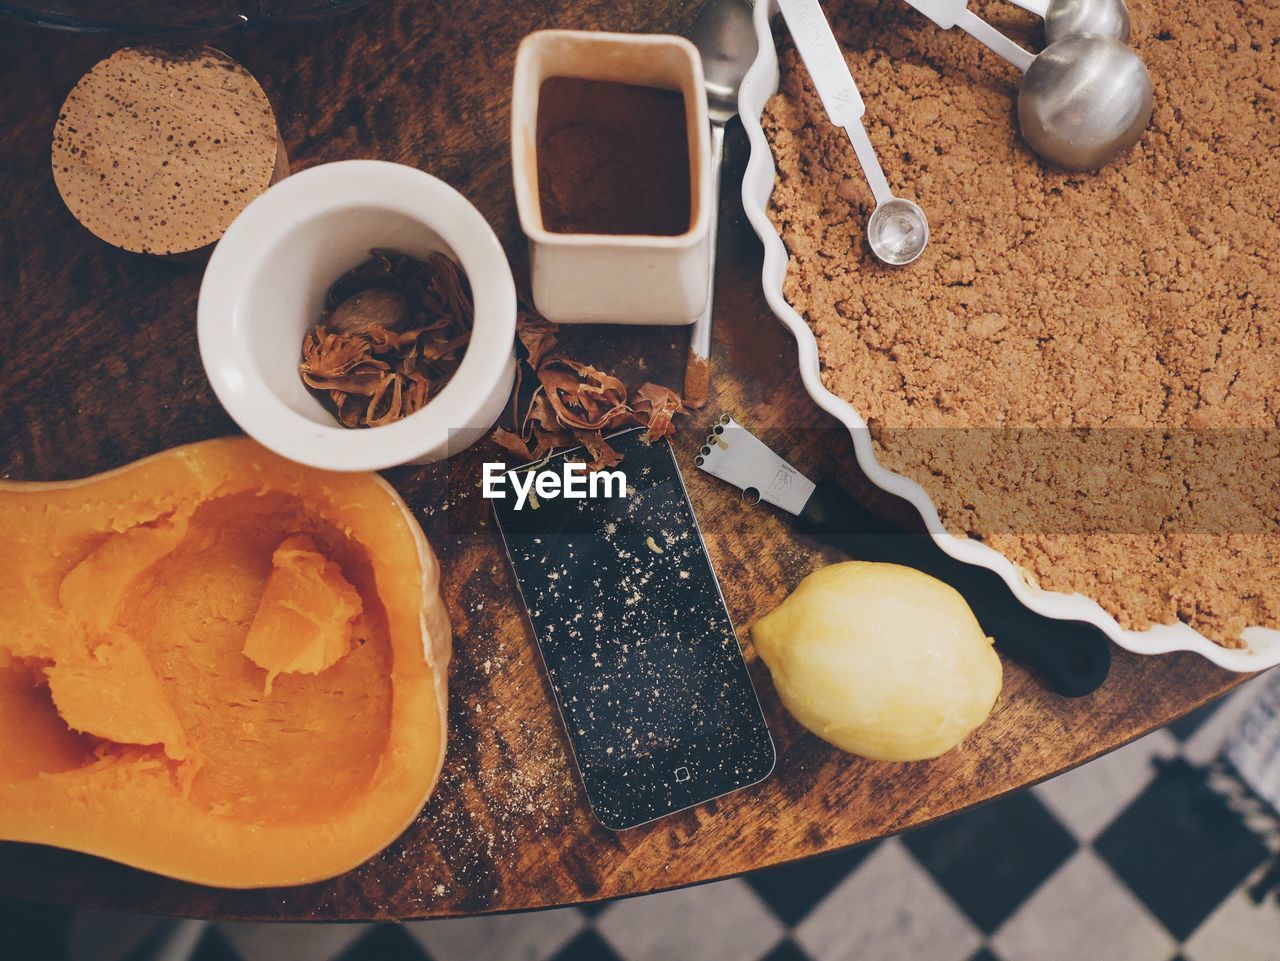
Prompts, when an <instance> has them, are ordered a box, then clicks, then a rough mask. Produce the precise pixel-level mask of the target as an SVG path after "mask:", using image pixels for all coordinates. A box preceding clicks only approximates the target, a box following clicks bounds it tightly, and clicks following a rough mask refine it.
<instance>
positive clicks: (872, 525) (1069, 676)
mask: <svg viewBox="0 0 1280 961" xmlns="http://www.w3.org/2000/svg"><path fill="white" fill-rule="evenodd" d="M799 522H800V526H801V528H802V529H804V530H805V531H806V532H807V533H810V534H812V535H814V536H815V537H818V538H820V539H821V540H823V541H826V542H827V543H829V544H831V545H832V546H834V547H838V548H839V549H840V550H842V551H844V552H845V553H847V554H849V555H850V556H852V557H854V558H856V559H858V560H866V561H885V562H888V563H891V564H902V565H904V566H906V567H914V568H916V569H917V570H920V571H924V572H925V573H926V574H931V575H933V576H934V577H936V578H938V579H939V580H941V581H945V582H946V583H948V584H950V585H951V586H952V587H954V588H955V589H956V590H957V591H959V592H960V593H961V594H962V595H964V599H965V600H966V601H968V602H969V606H970V607H971V608H973V613H974V614H975V615H977V618H978V623H979V624H981V625H982V629H983V630H984V631H986V632H987V634H988V635H989V636H991V637H993V638H995V642H996V647H998V648H999V649H1000V650H1001V651H1003V652H1004V653H1005V654H1007V655H1008V656H1009V657H1011V658H1013V659H1014V660H1015V661H1018V662H1019V663H1022V664H1025V665H1026V666H1027V667H1030V668H1031V669H1032V670H1034V671H1035V672H1036V673H1038V674H1039V675H1040V676H1041V677H1042V678H1043V679H1044V680H1045V682H1046V683H1047V684H1048V685H1049V687H1050V688H1052V689H1053V690H1054V691H1056V692H1057V693H1059V694H1063V695H1065V696H1067V697H1080V696H1082V695H1085V694H1090V693H1092V692H1093V691H1095V690H1097V689H1098V687H1099V686H1100V685H1101V684H1102V682H1103V681H1105V680H1106V678H1107V672H1108V671H1109V670H1110V669H1111V647H1110V645H1109V644H1108V643H1107V638H1106V636H1105V635H1104V634H1103V633H1102V632H1101V631H1100V630H1098V628H1096V627H1094V626H1093V625H1092V624H1088V623H1085V622H1083V621H1065V620H1059V619H1057V618H1053V617H1045V616H1043V615H1041V614H1037V613H1035V612H1034V611H1031V610H1028V609H1027V608H1026V607H1024V606H1023V605H1022V603H1021V602H1020V601H1019V600H1018V599H1017V598H1016V597H1014V596H1013V592H1012V591H1011V590H1009V587H1008V585H1007V584H1005V582H1004V581H1003V580H1002V579H1001V578H1000V576H999V575H998V574H996V573H995V572H994V571H989V570H987V569H986V568H985V567H979V566H977V565H976V564H966V563H965V562H964V561H958V560H956V559H955V558H954V557H952V556H951V555H949V554H947V553H946V552H945V551H943V550H942V548H940V547H938V545H937V544H935V543H934V542H933V538H931V537H930V536H929V535H928V534H910V533H906V532H903V531H900V530H898V529H897V528H896V527H894V526H893V525H892V524H890V523H889V522H888V521H885V520H883V519H881V518H880V517H878V516H877V515H876V514H873V513H872V512H871V511H870V510H868V509H867V508H865V507H863V506H862V505H861V504H859V503H858V502H857V501H856V500H855V499H854V498H853V496H852V495H850V494H849V493H848V492H846V491H845V490H844V489H843V488H842V487H840V486H839V485H837V484H833V483H831V482H830V481H820V482H819V483H818V486H817V488H816V489H815V490H814V492H813V496H812V497H810V498H809V502H808V503H807V504H805V506H804V510H803V511H801V512H800V516H799Z"/></svg>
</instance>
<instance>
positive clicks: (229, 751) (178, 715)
mask: <svg viewBox="0 0 1280 961" xmlns="http://www.w3.org/2000/svg"><path fill="white" fill-rule="evenodd" d="M0 535H3V545H4V546H3V550H4V552H5V563H4V567H5V570H4V573H3V576H0V840H11V841H27V842H35V843H39V844H50V845H56V846H58V847H63V848H70V849H72V850H76V851H84V852H87V853H90V854H96V855H100V856H102V857H107V858H111V859H113V860H116V861H122V862H124V863H126V864H130V865H134V866H135V867H139V868H144V869H146V870H149V871H155V872H158V873H161V874H166V875H170V876H172V877H176V878H181V879H183V880H187V881H194V882H198V883H203V884H211V885H218V886H222V887H241V888H244V887H264V886H274V885H286V884H302V883H306V882H309V881H315V880H319V879H321V878H326V877H330V876H332V875H335V874H339V873H341V872H343V871H345V870H347V869H349V868H351V867H354V866H355V865H357V864H359V863H360V862H362V861H364V860H366V859H367V858H369V857H370V856H372V855H373V854H375V853H376V852H378V851H379V850H381V849H382V848H383V847H385V846H386V845H387V844H389V843H390V842H391V841H392V840H393V839H394V838H395V837H396V836H397V835H399V834H400V832H401V831H403V830H404V828H405V827H406V826H407V825H408V824H409V823H410V822H411V821H412V820H413V819H414V818H415V817H416V816H417V814H418V812H419V811H420V810H421V808H422V806H423V804H424V803H425V802H426V799H427V797H428V796H429V795H430V793H431V790H432V788H433V787H434V786H435V783H436V780H437V778H438V777H439V774H440V768H441V765H442V763H443V760H444V748H445V708H446V669H447V665H448V660H449V654H450V632H449V622H448V618H447V616H446V614H445V610H444V604H443V601H442V599H441V596H440V570H439V566H438V564H437V562H436V559H435V556H434V554H433V553H432V552H431V548H430V547H429V546H428V544H427V541H426V538H425V537H424V536H423V534H422V530H421V528H420V527H419V526H418V524H417V522H416V521H415V519H414V518H413V515H412V514H411V513H410V512H409V510H408V508H407V507H406V506H405V505H404V503H403V501H401V500H400V498H399V496H398V495H397V494H396V493H395V491H394V490H393V489H392V488H391V487H390V485H388V484H387V483H386V482H385V481H383V480H382V479H381V478H379V477H378V476H377V475H375V474H330V473H325V472H322V471H317V470H313V469H311V468H307V467H302V466H300V465H297V464H294V463H291V462H289V461H286V460H284V459H282V458H280V457H277V456H275V455H274V454H271V453H270V452H268V451H266V450H265V449H264V448H262V447H260V446H258V445H257V444H256V443H254V442H253V441H251V440H248V439H244V438H229V439H223V440H212V441H205V442H203V443H198V444H191V445H189V446H187V447H179V448H175V449H173V450H170V451H165V452H164V453H161V454H157V455H155V456H154V457H149V458H147V459H145V460H141V461H138V462H136V463H134V464H130V465H128V466H126V467H123V468H120V469H119V470H115V471H111V472H110V473H106V474H101V475H99V476H97V477H90V478H87V479H85V480H79V481H69V482H65V483H47V484H46V483H0Z"/></svg>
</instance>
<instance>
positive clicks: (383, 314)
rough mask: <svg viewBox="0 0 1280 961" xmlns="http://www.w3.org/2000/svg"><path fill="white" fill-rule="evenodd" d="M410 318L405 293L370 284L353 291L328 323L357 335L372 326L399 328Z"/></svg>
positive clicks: (343, 331) (390, 328) (335, 328)
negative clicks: (358, 291) (355, 292)
mask: <svg viewBox="0 0 1280 961" xmlns="http://www.w3.org/2000/svg"><path fill="white" fill-rule="evenodd" d="M408 321H409V303H408V301H407V300H405V297H404V294H402V293H400V292H399V291H395V290H388V289H387V288H385V287H370V288H369V289H368V290H362V291H360V293H358V294H352V295H351V296H350V297H348V298H347V299H346V300H344V301H343V302H342V303H340V304H338V306H337V307H335V308H333V313H331V314H330V315H329V317H328V318H327V319H326V320H325V326H326V327H328V328H329V329H330V330H332V331H336V332H339V333H344V334H358V333H361V332H363V331H366V330H369V329H370V328H371V327H383V328H385V329H386V330H399V329H400V328H401V327H403V326H405V324H407V323H408Z"/></svg>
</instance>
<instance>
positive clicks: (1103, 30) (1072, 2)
mask: <svg viewBox="0 0 1280 961" xmlns="http://www.w3.org/2000/svg"><path fill="white" fill-rule="evenodd" d="M1129 28H1130V23H1129V8H1128V7H1126V6H1125V3H1124V0H1049V6H1048V9H1046V10H1045V14H1044V40H1045V43H1047V44H1051V43H1057V42H1058V41H1059V40H1062V39H1064V38H1066V37H1074V36H1077V35H1079V34H1092V35H1094V36H1099V37H1111V38H1112V39H1113V40H1119V41H1120V42H1121V43H1124V42H1125V41H1127V40H1128V39H1129Z"/></svg>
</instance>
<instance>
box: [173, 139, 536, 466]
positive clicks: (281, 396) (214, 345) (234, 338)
mask: <svg viewBox="0 0 1280 961" xmlns="http://www.w3.org/2000/svg"><path fill="white" fill-rule="evenodd" d="M373 248H389V249H391V250H396V251H399V252H401V253H405V254H408V255H410V256H413V257H418V258H425V257H426V256H427V255H428V254H431V253H434V252H437V251H439V252H442V253H445V254H447V255H448V256H450V257H452V258H453V259H454V260H455V261H456V262H457V263H458V264H459V265H460V266H461V267H462V270H463V272H464V273H465V274H466V276H467V279H468V280H469V281H470V284H471V290H472V294H473V296H474V298H475V326H474V329H473V331H472V334H471V343H470V345H469V346H468V347H467V351H466V353H465V354H464V355H463V358H462V364H461V365H460V366H459V368H458V371H457V373H456V374H454V377H453V379H452V380H450V381H449V383H448V384H447V385H446V386H445V388H444V389H443V390H442V391H440V393H439V394H438V395H436V396H435V397H434V398H432V399H431V400H430V401H429V402H428V403H427V405H426V406H425V407H424V408H423V409H422V410H420V411H417V412H416V413H414V414H411V415H410V416H408V417H406V418H405V419H404V420H401V421H397V422H396V423H394V424H388V425H386V426H383V427H372V428H363V429H350V428H346V427H342V426H341V425H340V424H338V422H337V421H336V420H335V419H334V418H333V416H332V415H331V414H330V413H329V412H328V411H327V410H326V409H325V408H324V407H323V406H322V405H321V403H320V401H319V400H317V399H316V398H315V396H314V395H313V394H312V393H311V392H310V391H309V390H307V388H306V387H305V386H304V385H303V383H302V379H301V378H300V377H299V375H298V363H299V361H300V360H301V353H302V340H303V337H304V335H305V334H306V332H307V331H308V330H309V329H310V328H311V327H313V326H314V325H315V323H316V322H317V320H318V319H319V317H320V313H321V310H322V308H323V305H324V297H325V293H326V292H327V291H328V289H329V286H330V285H331V284H332V283H333V282H334V281H335V280H337V279H338V278H339V277H340V276H342V274H344V273H345V272H346V271H348V270H350V269H351V268H352V267H355V266H356V265H357V264H359V263H361V262H362V261H364V260H367V259H368V258H369V251H370V250H371V249H373ZM515 326H516V292H515V284H514V282H513V281H512V279H511V268H510V265H509V264H508V263H507V258H506V254H505V253H504V252H503V250H502V245H501V244H500V243H498V238H497V237H495V236H494V233H493V231H492V229H490V227H489V224H488V223H487V222H486V221H485V219H484V217H483V216H482V215H481V214H480V212H479V211H478V210H476V208H475V207H473V206H472V205H471V204H470V203H469V202H468V201H467V199H466V198H465V197H463V196H462V194H460V193H458V192H457V191H456V190H454V189H453V188H452V187H450V186H449V185H448V184H446V183H445V182H444V181H442V180H438V179H437V178H435V177H433V176H431V175H430V174H427V173H424V172H422V171H421V170H416V169H414V168H413V167H406V166H403V165H401V164H394V163H386V162H383V161H379V160H347V161H342V162H340V163H331V164H324V165H322V166H319V167H312V168H311V169H309V170H304V171H302V172H301V173H297V174H294V175H293V176H291V177H287V178H286V179H284V180H282V181H281V182H280V183H278V184H276V185H275V186H274V187H272V188H271V189H270V190H268V191H267V192H266V193H264V194H263V195H262V196H260V197H258V198H257V199H256V200H254V201H253V202H252V203H250V204H249V205H248V206H247V207H246V208H245V209H244V210H243V211H242V212H241V214H240V216H238V217H237V218H236V219H235V220H234V221H233V222H232V224H231V226H230V227H229V228H228V229H227V232H226V233H225V234H224V235H223V237H222V239H221V240H220V241H219V242H218V245H217V247H216V248H214V251H213V256H212V257H211V258H210V260H209V266H208V268H207V269H206V270H205V274H204V282H203V283H202V284H201V287H200V305H199V310H198V327H199V336H200V356H201V359H202V360H203V361H204V368H205V373H206V374H208V377H209V381H210V383H212V384H213V390H214V393H216V394H217V395H218V400H220V401H221V402H222V406H223V407H225V408H226V410H227V413H229V414H230V415H231V417H232V418H233V419H234V420H235V422H236V423H237V424H239V425H240V427H241V428H242V429H243V430H244V432H245V433H246V434H248V435H250V436H251V437H253V438H254V439H255V440H257V441H258V442H259V443H261V444H263V445H264V446H266V447H269V448H270V449H271V450H273V451H275V452H276V453H278V454H282V455H283V456H285V457H288V458H289V459H290V460H295V461H298V462H299V463H303V464H308V465H310V466H312V467H319V468H322V469H324V470H335V471H358V470H380V469H382V468H384V467H392V466H395V465H397V464H406V463H425V462H427V461H433V460H439V459H440V458H443V457H448V456H451V455H452V454H455V453H457V452H458V451H460V450H462V449H463V448H464V447H466V446H468V445H469V444H472V443H474V442H475V441H476V440H478V439H479V438H480V437H481V436H483V435H484V433H485V432H486V431H487V430H488V429H489V428H490V427H491V426H492V425H493V422H494V421H495V420H497V418H498V416H499V415H500V414H501V412H502V409H503V407H504V406H505V404H506V401H507V397H508V395H509V394H510V392H511V385H512V383H513V381H514V378H515V369H516V367H515V347H514V345H515Z"/></svg>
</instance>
